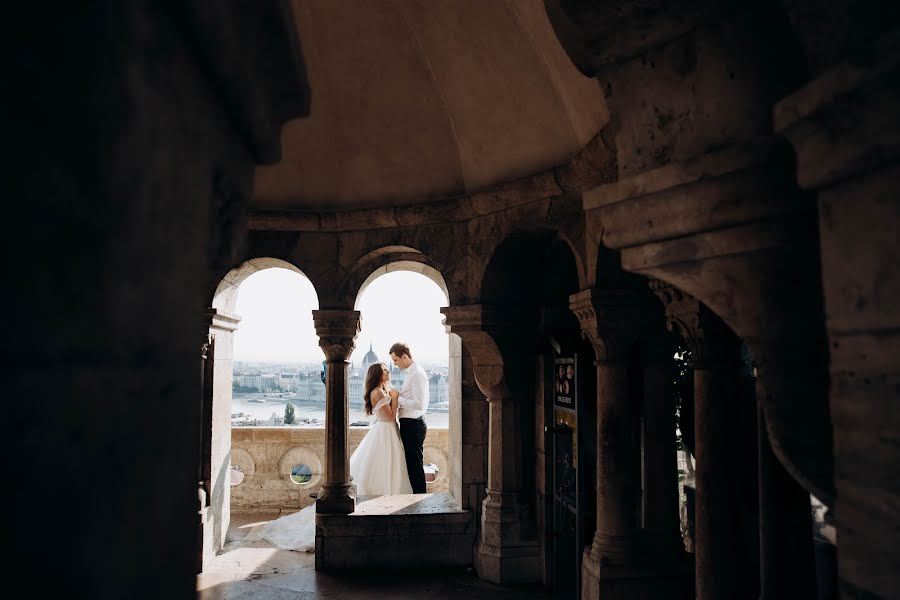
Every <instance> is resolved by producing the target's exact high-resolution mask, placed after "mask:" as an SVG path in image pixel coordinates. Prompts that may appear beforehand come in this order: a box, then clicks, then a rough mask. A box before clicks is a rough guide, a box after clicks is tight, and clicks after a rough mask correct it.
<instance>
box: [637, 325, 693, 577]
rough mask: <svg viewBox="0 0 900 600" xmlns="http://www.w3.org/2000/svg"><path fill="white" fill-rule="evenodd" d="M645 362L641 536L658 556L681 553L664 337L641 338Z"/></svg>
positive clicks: (670, 363)
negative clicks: (643, 339)
mask: <svg viewBox="0 0 900 600" xmlns="http://www.w3.org/2000/svg"><path fill="white" fill-rule="evenodd" d="M645 346H646V347H645V356H644V360H645V364H644V398H643V400H644V405H643V415H642V417H643V418H642V432H643V452H642V459H643V460H642V463H643V469H642V471H643V490H644V491H643V494H642V497H641V498H642V504H643V510H642V514H643V522H642V524H641V525H642V529H643V537H644V541H645V545H646V546H647V547H648V549H649V551H650V553H651V554H652V555H654V556H655V557H656V558H657V560H660V559H667V558H673V557H675V556H681V555H683V553H684V546H683V545H682V540H681V531H680V528H679V517H678V457H677V456H676V448H675V399H674V388H673V383H672V382H673V379H674V373H673V371H674V368H673V367H674V359H673V355H674V348H673V344H672V340H671V339H670V338H669V337H668V336H666V335H656V336H653V337H650V338H647V339H646V345H645Z"/></svg>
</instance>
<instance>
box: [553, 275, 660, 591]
mask: <svg viewBox="0 0 900 600" xmlns="http://www.w3.org/2000/svg"><path fill="white" fill-rule="evenodd" d="M642 304H643V302H642V298H640V297H639V296H638V295H636V294H633V293H629V292H601V291H598V290H583V291H581V292H578V293H577V294H573V295H572V296H570V307H571V309H572V311H573V312H574V313H575V315H576V316H577V317H578V320H579V322H580V323H581V328H582V332H583V334H584V336H585V337H586V338H587V339H588V340H590V342H591V344H592V345H593V347H594V353H595V357H596V359H597V360H596V362H595V363H594V364H595V365H596V368H597V439H596V443H597V529H596V531H595V532H594V539H593V542H592V544H591V546H590V548H589V549H585V553H584V557H583V561H582V575H581V576H582V584H581V589H582V595H581V597H582V598H590V599H596V598H601V597H603V598H606V597H607V593H608V591H611V590H612V589H613V588H615V587H620V586H617V585H616V584H611V581H610V580H612V579H615V578H616V577H617V575H616V574H614V571H613V570H610V569H608V568H609V567H622V566H628V565H631V564H633V563H634V559H635V542H636V540H635V533H636V523H635V512H636V511H635V509H636V496H635V492H636V489H637V486H638V466H637V464H636V461H635V458H636V444H635V440H634V439H633V434H632V420H631V413H630V411H631V409H632V407H631V399H630V397H629V374H628V352H629V350H630V348H631V346H632V344H633V343H634V342H635V341H636V339H637V336H636V330H637V328H636V325H635V316H636V315H637V314H639V309H640V307H641V305H642ZM607 570H609V573H607V572H606V571H607Z"/></svg>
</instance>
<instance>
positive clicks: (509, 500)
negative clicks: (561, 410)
mask: <svg viewBox="0 0 900 600" xmlns="http://www.w3.org/2000/svg"><path fill="white" fill-rule="evenodd" d="M441 312H443V313H444V314H445V315H446V319H445V323H446V326H447V328H448V330H449V331H452V332H453V333H456V334H458V335H459V336H460V338H462V341H463V343H464V344H465V345H466V347H467V349H468V350H469V353H470V354H471V356H472V362H473V368H474V371H475V380H476V383H477V384H478V387H479V389H481V391H482V392H483V393H484V395H485V397H486V399H487V402H488V406H489V416H488V424H487V426H488V481H487V490H486V493H487V495H486V497H485V499H484V503H483V504H482V511H481V531H480V535H479V540H478V543H477V545H476V549H475V570H476V572H477V573H478V576H479V577H480V578H481V579H485V580H487V581H492V582H494V583H522V582H532V581H538V580H539V578H540V550H539V545H538V542H537V537H536V535H529V532H532V533H533V532H534V527H533V526H532V525H533V523H532V522H531V521H532V520H533V519H534V518H535V516H534V515H533V514H530V513H529V511H527V510H526V509H525V507H524V504H525V502H523V498H522V496H521V494H522V489H521V488H522V468H523V465H524V464H525V463H524V457H523V456H522V452H521V444H520V440H521V436H523V435H528V434H530V432H523V431H522V430H521V423H520V421H521V418H520V417H521V412H520V411H522V410H524V408H523V405H524V404H525V403H526V400H527V398H526V397H525V396H524V395H523V391H522V390H520V389H519V388H518V387H515V386H510V385H508V377H507V370H509V369H510V367H511V366H512V365H513V364H514V361H515V360H516V357H517V354H516V353H518V354H521V353H522V344H523V343H524V342H525V341H526V340H525V338H524V337H523V335H522V331H523V322H524V315H521V314H519V313H518V312H517V311H515V310H513V309H506V308H503V309H497V308H493V307H488V306H483V305H468V306H452V307H447V308H444V309H441ZM501 347H502V348H506V349H507V352H506V353H505V354H504V353H502V352H501ZM510 350H512V351H510ZM520 370H521V369H520ZM523 372H524V371H523ZM517 374H518V376H519V377H521V376H522V373H517ZM463 470H464V471H465V470H466V466H465V465H463Z"/></svg>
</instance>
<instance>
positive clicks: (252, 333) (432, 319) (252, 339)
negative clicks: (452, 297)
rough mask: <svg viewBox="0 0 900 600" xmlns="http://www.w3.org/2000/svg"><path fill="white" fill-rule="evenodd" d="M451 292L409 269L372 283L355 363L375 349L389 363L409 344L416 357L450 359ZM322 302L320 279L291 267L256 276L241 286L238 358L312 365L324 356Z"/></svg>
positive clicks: (364, 298) (361, 302) (362, 308)
mask: <svg viewBox="0 0 900 600" xmlns="http://www.w3.org/2000/svg"><path fill="white" fill-rule="evenodd" d="M446 305H447V301H446V299H445V297H444V293H443V292H442V291H441V288H439V287H438V285H437V284H436V283H434V282H433V281H431V280H430V279H428V278H427V277H425V276H424V275H422V274H421V273H412V272H409V271H395V272H392V273H387V274H385V275H382V276H380V277H379V278H378V279H375V280H374V281H372V282H371V283H370V284H369V285H368V287H366V289H365V290H363V294H362V297H361V298H360V299H359V304H358V308H357V310H359V311H360V312H361V313H362V331H361V332H360V334H359V335H358V336H357V338H356V350H354V351H353V354H352V355H351V356H350V360H351V361H352V362H354V363H355V364H357V365H358V364H359V363H360V361H362V357H363V355H365V353H366V352H368V351H369V343H370V342H371V343H372V349H373V350H374V351H375V353H376V354H377V355H378V358H379V359H380V360H383V361H387V360H388V355H387V354H388V348H390V347H391V344H393V343H394V342H397V341H402V342H406V344H407V345H408V346H409V347H410V351H411V352H412V355H413V358H415V359H416V360H420V361H422V362H425V363H434V364H446V363H447V360H448V359H447V357H448V339H447V333H446V331H445V330H444V326H443V324H442V320H443V315H441V313H440V312H439V309H440V307H442V306H446ZM318 306H319V303H318V299H317V297H316V292H315V289H314V288H313V285H312V283H311V282H310V281H309V279H307V278H306V277H304V276H302V275H299V274H298V273H295V272H294V271H290V270H288V269H279V268H275V269H266V270H264V271H260V272H258V273H254V274H253V275H251V276H250V277H248V278H247V279H246V280H244V282H243V283H242V284H241V287H240V289H239V290H238V297H237V305H236V308H235V312H236V313H237V314H238V315H239V316H240V317H241V323H240V326H239V327H238V330H237V332H235V342H234V358H235V360H240V361H250V362H279V363H304V362H320V361H322V360H323V359H324V355H323V354H322V350H321V349H320V348H319V339H318V337H317V336H316V333H315V329H314V328H313V321H312V311H313V310H314V309H316V308H318Z"/></svg>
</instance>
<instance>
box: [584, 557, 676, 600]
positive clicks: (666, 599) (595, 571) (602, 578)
mask: <svg viewBox="0 0 900 600" xmlns="http://www.w3.org/2000/svg"><path fill="white" fill-rule="evenodd" d="M583 557H584V558H583V561H582V563H581V600H601V599H602V600H619V599H621V600H633V599H634V598H640V599H641V600H691V599H692V598H694V569H693V561H692V559H691V557H690V555H687V554H685V553H682V555H681V556H679V557H677V558H676V559H674V560H673V561H666V562H665V563H662V564H653V563H655V562H656V561H652V563H650V564H643V565H633V566H631V565H629V566H625V565H611V564H607V563H605V562H603V561H602V559H601V561H598V560H597V559H596V558H594V557H592V555H591V554H590V553H589V552H588V551H585V553H584V555H583Z"/></svg>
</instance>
